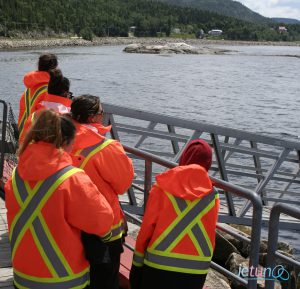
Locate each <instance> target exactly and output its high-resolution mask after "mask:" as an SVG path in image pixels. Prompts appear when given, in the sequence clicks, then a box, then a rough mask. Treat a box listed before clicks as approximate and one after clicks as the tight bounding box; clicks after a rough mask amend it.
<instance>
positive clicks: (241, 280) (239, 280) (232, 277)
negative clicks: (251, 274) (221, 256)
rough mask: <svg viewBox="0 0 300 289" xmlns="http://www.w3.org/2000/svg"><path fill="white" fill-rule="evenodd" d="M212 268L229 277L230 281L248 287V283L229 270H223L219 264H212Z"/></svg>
mask: <svg viewBox="0 0 300 289" xmlns="http://www.w3.org/2000/svg"><path fill="white" fill-rule="evenodd" d="M210 267H211V268H213V269H215V270H216V271H218V272H219V273H221V274H223V275H225V276H227V277H228V278H230V279H235V280H236V281H238V282H240V283H242V284H243V285H245V286H247V284H248V283H247V281H246V280H244V279H242V278H241V277H239V276H237V275H235V274H234V273H232V272H230V271H229V270H227V269H225V268H223V267H222V266H220V265H219V264H217V263H215V262H213V261H212V262H211V264H210Z"/></svg>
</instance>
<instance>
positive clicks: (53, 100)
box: [38, 93, 72, 114]
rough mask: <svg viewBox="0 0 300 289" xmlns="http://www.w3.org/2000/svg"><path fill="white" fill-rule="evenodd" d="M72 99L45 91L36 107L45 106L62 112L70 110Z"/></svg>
mask: <svg viewBox="0 0 300 289" xmlns="http://www.w3.org/2000/svg"><path fill="white" fill-rule="evenodd" d="M71 104H72V100H71V99H69V98H66V97H63V96H59V95H54V94H49V93H46V95H45V97H44V100H43V101H42V102H40V103H39V104H38V109H42V108H47V109H53V110H54V111H56V112H58V113H60V114H64V113H69V112H70V110H71Z"/></svg>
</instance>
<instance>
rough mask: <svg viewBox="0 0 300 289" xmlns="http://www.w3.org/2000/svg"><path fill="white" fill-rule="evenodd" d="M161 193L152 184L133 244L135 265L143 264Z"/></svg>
mask: <svg viewBox="0 0 300 289" xmlns="http://www.w3.org/2000/svg"><path fill="white" fill-rule="evenodd" d="M161 194H162V191H161V189H159V188H158V187H157V186H156V185H154V186H153V187H152V189H151V191H150V195H149V199H148V202H147V206H146V210H145V214H144V217H143V222H142V226H141V229H140V232H139V234H138V237H137V240H136V244H135V251H134V255H133V261H132V263H133V265H135V266H137V267H141V266H143V264H144V255H145V251H146V249H147V247H148V244H149V242H150V240H151V238H152V235H153V232H154V229H155V226H156V223H157V220H158V217H159V212H160V210H161Z"/></svg>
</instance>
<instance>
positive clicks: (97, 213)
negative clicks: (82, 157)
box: [67, 172, 113, 240]
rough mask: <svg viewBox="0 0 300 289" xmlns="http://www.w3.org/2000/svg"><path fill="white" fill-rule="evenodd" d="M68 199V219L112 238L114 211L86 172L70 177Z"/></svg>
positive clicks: (81, 227)
mask: <svg viewBox="0 0 300 289" xmlns="http://www.w3.org/2000/svg"><path fill="white" fill-rule="evenodd" d="M70 187H71V188H72V189H71V190H70V192H69V194H68V200H67V220H68V222H69V223H70V224H71V225H73V226H74V227H76V228H78V229H80V230H82V231H84V232H86V233H89V234H94V235H98V236H100V237H102V238H103V239H104V240H107V239H109V238H110V234H111V227H112V224H113V212H112V209H111V207H110V205H109V204H108V202H107V201H106V199H105V198H104V196H103V195H102V194H101V193H99V191H98V189H97V187H96V186H95V185H94V184H93V183H92V181H91V180H90V178H89V177H88V176H87V175H86V174H85V173H84V172H79V173H76V174H75V175H73V176H72V177H71V178H70Z"/></svg>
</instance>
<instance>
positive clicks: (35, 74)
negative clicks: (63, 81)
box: [23, 71, 50, 88]
mask: <svg viewBox="0 0 300 289" xmlns="http://www.w3.org/2000/svg"><path fill="white" fill-rule="evenodd" d="M49 80H50V75H49V73H48V72H46V71H31V72H29V73H27V74H26V75H25V76H24V79H23V82H24V84H25V86H26V87H27V88H31V87H34V86H37V85H42V84H47V83H48V82H49Z"/></svg>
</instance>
